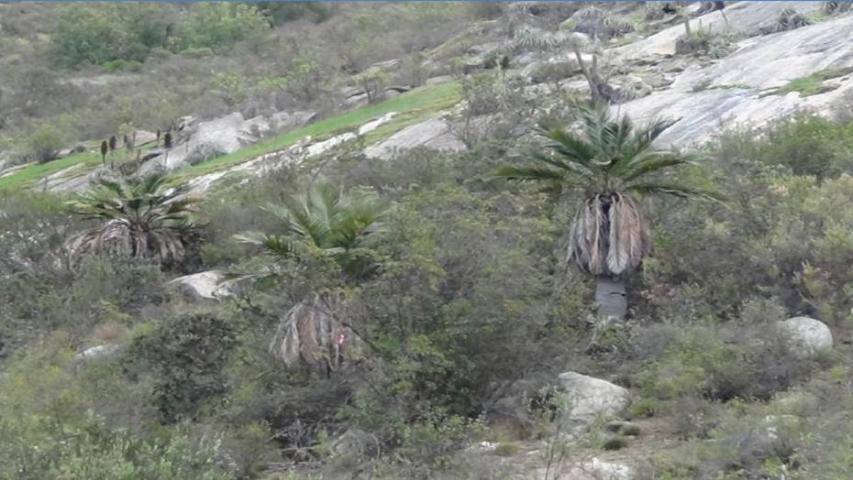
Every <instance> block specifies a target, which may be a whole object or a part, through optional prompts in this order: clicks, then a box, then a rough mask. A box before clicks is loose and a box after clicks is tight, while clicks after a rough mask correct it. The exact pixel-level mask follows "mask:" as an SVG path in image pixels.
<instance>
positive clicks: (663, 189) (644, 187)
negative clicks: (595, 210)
mask: <svg viewBox="0 0 853 480" xmlns="http://www.w3.org/2000/svg"><path fill="white" fill-rule="evenodd" d="M626 190H628V191H632V192H637V193H642V194H649V193H652V194H666V195H673V196H676V197H680V198H700V199H704V200H713V201H717V202H721V203H726V201H727V200H726V197H725V196H724V195H723V194H721V193H719V192H715V191H713V190H707V189H702V188H696V187H688V186H685V185H679V184H674V183H661V182H649V183H637V184H633V185H629V186H628V187H626Z"/></svg>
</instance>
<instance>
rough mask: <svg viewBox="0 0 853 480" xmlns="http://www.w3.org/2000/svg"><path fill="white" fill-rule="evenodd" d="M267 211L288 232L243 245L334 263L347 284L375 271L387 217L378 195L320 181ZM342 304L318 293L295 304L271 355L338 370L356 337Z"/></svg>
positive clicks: (254, 237) (251, 236) (251, 237)
mask: <svg viewBox="0 0 853 480" xmlns="http://www.w3.org/2000/svg"><path fill="white" fill-rule="evenodd" d="M266 210H267V211H268V212H270V213H271V214H273V215H274V216H275V217H276V218H278V219H279V220H281V222H282V224H283V227H284V231H283V232H282V233H280V234H262V233H248V234H244V235H240V236H238V239H239V240H241V241H244V242H247V243H253V244H257V245H261V246H263V247H264V248H265V249H266V251H267V252H269V253H270V254H272V255H274V256H279V257H286V258H296V259H303V258H306V257H309V256H311V255H321V256H325V257H328V258H331V259H333V260H334V262H335V263H337V265H338V266H339V267H340V270H341V276H342V278H341V279H342V281H344V282H350V283H352V282H356V281H358V280H360V279H362V278H364V277H365V276H366V275H369V274H370V272H371V271H372V267H373V265H372V262H371V261H370V260H369V258H368V255H366V254H367V253H369V251H370V250H371V248H372V246H373V245H374V243H375V241H376V240H377V238H378V237H379V236H380V235H381V233H382V232H383V228H382V220H383V218H384V217H385V215H386V213H387V208H386V207H385V205H384V204H383V203H382V202H381V201H380V200H379V198H378V197H377V196H376V194H374V193H372V192H365V191H360V192H350V193H344V192H343V191H342V190H341V189H340V188H337V187H335V186H333V185H331V184H329V183H325V182H320V183H317V184H315V185H313V186H312V187H311V188H310V189H308V190H307V191H305V192H302V193H300V194H297V195H294V196H290V197H288V198H286V199H285V200H284V202H283V203H282V204H281V205H271V206H269V207H267V209H266ZM340 303H341V302H332V301H330V300H329V299H328V295H326V294H317V293H314V294H312V295H310V296H309V297H308V298H306V299H305V300H303V301H302V302H300V303H298V304H296V305H295V306H294V307H293V308H291V309H290V310H288V311H287V312H286V313H285V314H284V315H283V316H282V317H281V321H280V323H279V327H278V330H277V332H276V335H275V336H274V337H273V340H272V342H271V344H270V352H271V353H272V354H273V355H274V356H275V357H276V358H278V359H279V360H281V361H283V362H284V363H285V365H287V366H289V367H293V366H295V365H297V364H302V365H306V366H309V367H312V368H315V369H323V368H325V369H326V371H327V372H328V371H331V370H334V369H335V368H337V367H338V366H339V365H340V363H341V359H342V352H343V351H344V349H345V348H347V346H348V345H349V344H350V341H351V340H352V337H353V332H352V331H351V329H350V328H349V327H348V326H347V325H346V324H345V322H344V320H342V318H341V317H342V315H341V313H342V312H341V307H342V306H341V305H340Z"/></svg>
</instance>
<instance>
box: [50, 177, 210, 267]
mask: <svg viewBox="0 0 853 480" xmlns="http://www.w3.org/2000/svg"><path fill="white" fill-rule="evenodd" d="M185 192H186V189H185V188H183V187H179V188H171V187H169V186H168V178H167V177H166V176H164V175H151V176H147V177H141V178H125V179H121V180H111V179H100V180H99V181H98V182H97V184H96V185H95V186H94V188H93V189H92V190H90V191H89V192H86V193H83V194H79V195H77V196H76V197H75V198H72V199H71V200H69V201H68V203H67V205H68V207H69V209H70V211H71V212H72V213H73V214H75V215H78V216H80V217H83V218H85V219H87V220H96V221H98V222H99V225H97V226H95V227H93V228H91V229H89V230H87V231H85V232H82V233H80V234H78V235H75V236H73V237H71V238H69V239H68V240H67V241H66V248H67V249H68V250H69V251H70V253H71V254H72V256H73V257H74V258H78V259H79V257H81V256H83V255H84V254H89V253H108V254H111V255H117V256H121V257H126V258H127V257H129V258H138V259H149V260H155V261H157V262H158V263H161V264H174V263H180V262H181V261H182V260H183V258H184V257H185V255H186V246H185V245H184V238H185V237H184V234H185V233H187V232H188V231H189V230H191V229H192V228H193V225H192V222H191V216H192V213H193V212H194V210H195V206H196V203H197V199H194V198H189V197H183V198H181V195H183V194H184V193H185Z"/></svg>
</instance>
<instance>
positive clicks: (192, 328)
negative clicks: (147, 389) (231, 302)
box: [126, 313, 236, 422]
mask: <svg viewBox="0 0 853 480" xmlns="http://www.w3.org/2000/svg"><path fill="white" fill-rule="evenodd" d="M235 340H236V339H235V334H234V330H233V327H232V326H231V325H230V324H229V323H227V322H225V321H223V320H221V319H219V318H217V317H216V316H213V315H209V314H203V313H197V314H187V315H182V316H180V317H177V318H173V319H170V320H169V321H167V322H165V323H162V324H160V325H157V326H155V327H154V329H153V330H152V331H150V332H146V333H142V334H140V335H138V336H137V337H135V338H134V339H133V342H132V343H131V345H130V348H129V349H128V352H127V354H126V361H127V362H128V370H129V372H130V373H131V374H133V375H138V373H139V372H140V371H141V372H150V373H151V374H153V375H154V384H155V386H154V395H155V397H156V403H157V407H158V409H159V412H160V416H161V418H162V420H163V421H165V422H177V421H180V420H183V419H191V418H193V417H194V416H195V415H196V413H197V412H198V409H199V407H200V406H201V404H202V403H203V402H206V401H209V400H210V399H211V398H213V397H215V396H216V395H218V394H221V393H223V392H224V391H225V386H226V385H225V377H224V376H223V369H224V367H225V364H226V362H227V361H228V356H229V354H230V353H231V350H232V349H233V348H234V343H235Z"/></svg>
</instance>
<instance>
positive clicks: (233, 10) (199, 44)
mask: <svg viewBox="0 0 853 480" xmlns="http://www.w3.org/2000/svg"><path fill="white" fill-rule="evenodd" d="M268 29H269V24H268V23H267V21H266V19H265V17H264V15H263V14H262V13H260V11H258V8H257V7H255V6H254V5H247V4H244V3H197V4H194V5H192V6H191V7H190V11H189V14H188V16H187V18H186V19H185V20H183V21H182V22H181V23H179V24H178V26H177V32H176V35H175V37H173V38H171V39H170V40H169V42H170V43H169V45H170V46H171V48H172V50H173V51H181V50H186V49H202V48H210V49H212V50H214V51H218V50H221V49H223V48H224V47H227V46H229V45H231V44H233V43H234V42H237V41H239V40H244V39H246V38H248V37H250V36H252V35H256V34H260V33H263V32H266V31H267V30H268Z"/></svg>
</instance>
